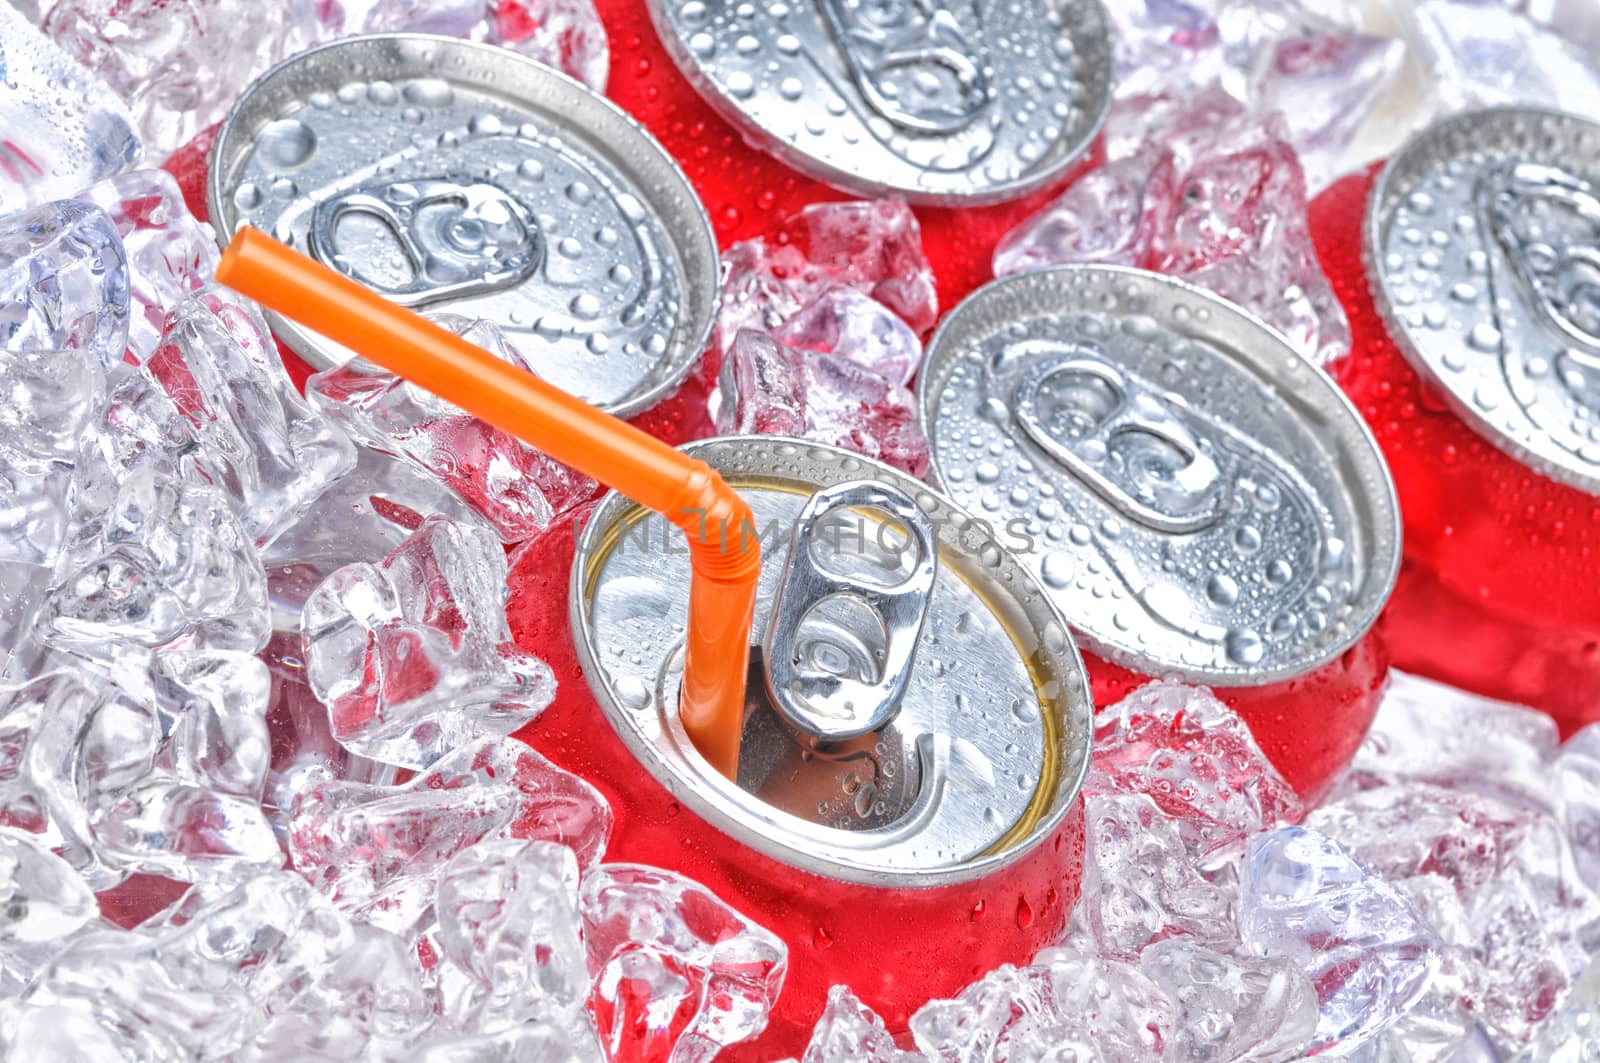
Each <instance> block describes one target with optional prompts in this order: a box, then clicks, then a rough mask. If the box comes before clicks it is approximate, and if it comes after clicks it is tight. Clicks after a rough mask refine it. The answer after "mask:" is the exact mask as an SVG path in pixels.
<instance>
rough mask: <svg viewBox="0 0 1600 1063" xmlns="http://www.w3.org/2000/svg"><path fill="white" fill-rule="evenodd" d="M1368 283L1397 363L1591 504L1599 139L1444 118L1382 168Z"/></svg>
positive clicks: (1534, 124) (1522, 118) (1580, 125)
mask: <svg viewBox="0 0 1600 1063" xmlns="http://www.w3.org/2000/svg"><path fill="white" fill-rule="evenodd" d="M1365 250H1366V256H1367V276H1368V278H1369V280H1370V281H1371V284H1372V291H1373V298H1374V300H1375V301H1376V303H1377V306H1378V311H1379V313H1380V314H1382V315H1383V318H1384V321H1385V323H1386V324H1387V325H1388V328H1389V334H1390V335H1391V336H1392V337H1393V338H1394V340H1395V343H1396V344H1398V345H1399V347H1400V350H1401V352H1402V353H1403V354H1404V355H1405V356H1406V359H1407V360H1408V361H1409V362H1410V363H1411V364H1412V366H1413V367H1414V368H1415V369H1416V370H1417V372H1419V373H1421V374H1422V375H1423V377H1424V378H1425V379H1428V380H1431V381H1433V382H1434V383H1436V384H1437V385H1438V386H1439V390H1440V391H1442V392H1443V394H1444V397H1445V400H1446V401H1447V402H1448V403H1449V404H1450V406H1451V407H1452V408H1453V409H1454V410H1455V412H1456V413H1457V414H1458V415H1459V416H1460V417H1461V418H1462V419H1463V420H1465V421H1466V422H1467V423H1468V424H1470V425H1472V426H1473V428H1474V429H1476V430H1477V431H1478V433H1479V434H1481V435H1482V436H1484V437H1485V438H1486V439H1488V440H1489V441H1490V442H1491V443H1493V444H1494V445H1495V446H1497V447H1499V448H1500V449H1501V450H1503V451H1505V452H1506V453H1508V454H1510V455H1511V456H1512V457H1514V458H1516V459H1517V460H1518V461H1520V462H1522V463H1523V464H1525V465H1527V466H1528V467H1529V468H1532V469H1534V470H1536V471H1538V472H1540V473H1543V474H1545V475H1546V476H1549V477H1551V478H1553V479H1556V480H1559V481H1561V482H1562V483H1566V484H1571V485H1572V486H1573V487H1576V488H1579V489H1580V490H1583V491H1587V492H1589V493H1590V494H1600V125H1596V124H1595V123H1593V122H1588V121H1585V120H1583V119H1581V118H1575V117H1572V116H1571V115H1565V114H1558V113H1556V112H1553V111H1539V110H1529V109H1521V108H1505V109H1495V110H1488V111H1478V112H1474V113H1470V114H1463V115H1457V116H1455V117H1453V118H1447V119H1445V120H1443V121H1441V122H1438V123H1436V124H1434V125H1432V126H1430V127H1428V128H1427V129H1425V130H1423V131H1422V132H1420V133H1418V134H1417V135H1416V136H1414V137H1412V138H1411V140H1410V141H1408V142H1407V143H1406V144H1405V145H1404V146H1403V147H1402V148H1401V149H1400V150H1399V151H1398V152H1396V153H1395V155H1394V156H1393V157H1392V158H1391V159H1390V160H1389V162H1388V165H1386V166H1385V167H1384V169H1383V173H1382V174H1381V175H1380V176H1379V178H1378V182H1377V185H1376V186H1375V187H1374V189H1373V193H1372V198H1371V200H1370V201H1369V202H1368V205H1367V224H1366V248H1365Z"/></svg>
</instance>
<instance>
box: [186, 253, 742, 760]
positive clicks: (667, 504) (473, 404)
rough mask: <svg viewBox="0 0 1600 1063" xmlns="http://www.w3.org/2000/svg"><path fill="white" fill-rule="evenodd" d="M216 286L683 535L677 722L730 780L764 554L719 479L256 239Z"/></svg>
mask: <svg viewBox="0 0 1600 1063" xmlns="http://www.w3.org/2000/svg"><path fill="white" fill-rule="evenodd" d="M217 280H219V281H221V282H222V283H223V284H226V285H227V286H228V287H230V288H233V289H235V290H237V291H239V292H242V293H243V294H244V295H247V296H249V297H250V298H252V299H254V300H256V301H257V302H259V303H261V304H262V305H264V306H268V307H271V308H272V309H273V310H275V311H277V312H278V313H280V314H282V315H283V316H284V317H287V318H291V319H292V320H294V321H298V322H299V323H300V324H302V325H304V326H305V327H306V328H309V329H311V330H313V331H315V332H319V333H321V334H322V335H324V336H326V337H327V338H328V339H330V340H333V341H334V342H335V343H338V344H341V345H343V346H344V347H347V348H349V349H350V350H352V351H355V352H356V353H357V354H359V355H361V356H362V357H363V358H365V359H367V360H368V361H370V362H373V363H375V364H377V365H380V366H382V367H383V368H385V369H387V370H389V371H390V372H392V373H397V374H399V375H400V376H402V377H404V378H406V379H407V380H409V381H411V382H412V383H413V384H415V385H417V386H418V387H420V388H424V389H426V390H428V391H431V392H433V393H434V394H435V395H438V396H439V397H440V398H442V399H445V400H447V401H449V402H452V403H454V404H455V405H457V406H459V407H461V408H462V409H463V410H466V411H467V412H468V413H470V414H472V415H473V416H475V417H479V418H481V419H482V420H484V421H487V422H488V423H490V424H492V425H494V426H495V427H496V428H499V429H502V430H503V431H506V432H509V433H510V434H511V435H514V436H516V437H517V438H518V439H521V440H523V441H524V442H526V443H527V444H529V445H530V446H533V447H537V448H538V449H539V450H542V451H544V452H545V453H546V454H549V455H550V456H551V457H553V458H555V459H556V460H557V461H560V462H564V463H565V464H567V465H570V466H572V467H573V468H575V469H579V470H582V471H583V472H585V473H587V474H589V475H590V476H593V477H594V478H595V479H596V480H599V481H600V482H601V483H603V484H605V485H606V486H608V487H611V488H614V489H615V490H616V491H617V492H619V493H620V494H623V495H626V496H627V497H629V498H631V499H633V500H634V501H635V502H637V503H639V504H640V505H641V506H644V507H645V508H646V509H651V510H654V511H655V512H657V513H660V514H661V515H662V516H664V517H666V518H667V519H668V520H670V521H671V522H672V523H673V524H675V525H677V526H678V527H679V528H682V529H683V531H684V532H685V533H686V534H687V535H688V537H689V560H690V563H691V565H692V566H693V569H694V578H693V581H692V582H691V583H690V586H689V625H688V626H689V634H688V641H687V645H686V646H685V648H684V664H683V693H682V696H681V700H680V703H679V706H678V711H679V713H680V715H681V717H682V719H683V726H684V730H685V731H687V732H688V734H689V738H690V740H692V741H693V742H694V744H695V748H696V749H698V750H699V751H700V753H701V755H702V756H704V757H705V758H706V760H708V761H710V762H711V764H712V765H713V766H714V767H715V768H716V769H717V770H718V771H720V772H722V774H724V775H726V776H728V777H729V778H730V779H731V778H734V777H735V776H736V774H737V771H738V766H739V732H740V730H741V729H742V727H743V724H744V684H745V670H746V669H747V668H748V667H749V663H750V661H749V658H750V626H751V624H752V622H753V621H754V617H755V601H756V579H757V577H759V576H760V574H761V547H760V544H759V543H757V542H756V537H755V535H753V534H751V535H746V534H745V530H746V529H747V528H753V527H754V524H755V520H754V517H753V516H752V514H751V512H750V507H749V506H748V505H747V504H746V503H745V501H744V499H742V498H740V497H739V496H738V495H737V494H735V493H734V491H733V489H732V488H731V487H729V486H728V485H727V484H726V483H725V482H724V481H723V479H722V477H721V476H720V475H718V474H717V472H716V470H715V469H712V468H711V467H710V466H709V465H707V464H706V463H705V462H703V461H697V460H695V459H694V458H691V457H689V456H687V455H685V454H683V453H680V452H679V451H676V450H673V449H672V448H671V447H669V446H667V445H666V444H665V443H663V442H661V441H660V440H658V439H656V438H654V437H653V436H649V435H646V434H645V433H643V432H641V431H639V430H638V429H637V428H634V427H633V426H632V425H629V424H626V423H624V422H623V421H620V420H618V419H617V418H615V417H612V416H611V415H610V414H606V413H601V412H600V411H599V410H597V409H595V408H594V407H593V406H590V405H589V404H588V403H586V402H584V401H582V400H581V399H576V398H574V397H572V396H571V395H568V394H567V393H566V392H564V391H562V390H560V389H559V388H555V387H552V386H550V385H549V384H547V383H545V382H544V381H542V380H540V379H539V378H538V377H536V376H534V375H533V374H532V373H529V372H526V371H525V370H522V369H518V368H516V367H515V366H512V365H510V364H509V363H507V362H503V361H501V360H500V359H498V358H496V357H494V356H493V355H491V354H489V353H488V352H486V351H483V350H480V349H479V348H477V347H475V346H473V345H472V344H470V343H468V342H467V341H466V340H463V339H462V338H461V337H459V336H457V335H455V334H454V333H451V332H449V331H447V330H445V329H442V328H440V327H439V326H438V325H435V324H434V323H433V322H431V321H429V320H427V319H426V318H424V317H422V316H421V315H419V314H414V313H412V312H411V311H409V310H406V309H404V308H403V307H400V306H396V305H395V304H394V303H391V302H389V301H388V300H387V299H385V298H383V297H382V296H380V295H378V294H377V293H376V292H373V291H371V290H370V289H368V288H365V287H363V286H362V285H360V284H358V283H356V282H355V281H353V280H351V279H350V278H348V277H346V276H344V275H343V274H340V273H338V272H336V271H334V270H331V269H329V268H328V267H327V266H324V265H322V264H321V263H319V262H315V261H313V260H312V259H310V258H307V257H306V256H305V255H302V254H300V253H299V252H297V251H293V250H290V249H289V248H288V247H286V246H285V245H283V244H281V243H279V242H278V241H276V240H274V239H272V238H271V237H270V236H267V235H265V234H264V233H262V232H260V231H259V230H256V229H251V228H244V229H240V230H239V232H238V234H237V235H236V236H234V238H233V242H232V243H231V244H229V245H228V249H227V250H226V251H225V252H223V255H222V263H221V264H220V265H219V266H218V267H217Z"/></svg>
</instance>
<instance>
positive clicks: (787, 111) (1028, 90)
mask: <svg viewBox="0 0 1600 1063" xmlns="http://www.w3.org/2000/svg"><path fill="white" fill-rule="evenodd" d="M649 6H650V14H651V17H652V18H653V19H654V21H655V24H656V28H657V30H658V31H659V32H660V34H661V39H662V41H663V43H665V45H666V47H667V51H668V52H669V53H670V54H671V55H672V57H673V59H674V60H675V61H676V62H677V64H678V66H679V68H680V69H681V70H682V71H683V73H684V76H685V77H686V78H688V80H689V82H690V83H691V84H692V85H694V87H695V88H696V89H697V90H698V91H699V92H700V94H701V95H702V96H704V97H705V99H706V100H707V102H709V103H710V104H711V105H712V107H714V108H715V109H716V110H717V111H718V112H719V113H721V114H722V115H723V117H725V118H727V119H728V120H729V121H730V122H732V123H733V124H734V125H735V126H737V127H738V128H739V129H741V130H743V131H744V132H745V134H746V136H747V137H748V138H749V139H750V140H751V142H752V143H754V144H756V145H758V146H760V147H762V148H764V149H766V150H767V151H769V152H771V153H772V154H774V155H776V156H777V157H778V158H779V159H781V160H782V161H784V162H785V163H788V164H789V165H791V166H793V167H794V168H795V169H797V170H800V171H801V172H803V173H807V174H810V175H811V176H813V177H816V178H817V179H819V180H822V181H826V182H828V183H829V184H832V185H834V186H836V187H839V188H843V189H846V190H848V191H851V192H857V193H860V194H862V195H869V196H899V197H902V198H905V199H908V200H911V201H913V202H918V203H936V204H948V205H971V204H973V203H989V202H996V201H999V200H1004V199H1010V198H1013V197H1015V196H1019V195H1022V194H1024V193H1026V192H1028V191H1030V190H1032V189H1036V188H1040V187H1043V186H1044V185H1047V184H1049V183H1050V182H1052V181H1054V180H1055V179H1057V178H1059V177H1061V176H1062V175H1063V174H1064V173H1065V172H1066V170H1067V168H1068V167H1069V166H1071V165H1072V163H1073V161H1074V160H1075V159H1076V158H1077V157H1078V156H1080V155H1081V154H1083V153H1084V151H1086V150H1087V149H1088V148H1089V146H1090V145H1091V144H1092V143H1093V141H1094V138H1095V136H1096V134H1097V133H1098V132H1099V129H1100V125H1101V123H1102V121H1103V120H1104V118H1105V114H1106V111H1107V109H1108V108H1109V106H1110V103H1111V81H1112V61H1111V44H1110V35H1109V32H1108V29H1107V22H1106V15H1105V11H1104V9H1103V8H1102V7H1101V6H1100V3H1099V0H1074V2H1073V3H1070V4H1062V3H1057V2H1055V0H1013V2H1011V3H1006V4H991V5H973V4H945V3H889V4H886V3H861V2H859V0H818V2H817V3H805V4H754V3H744V2H739V0H650V5H649Z"/></svg>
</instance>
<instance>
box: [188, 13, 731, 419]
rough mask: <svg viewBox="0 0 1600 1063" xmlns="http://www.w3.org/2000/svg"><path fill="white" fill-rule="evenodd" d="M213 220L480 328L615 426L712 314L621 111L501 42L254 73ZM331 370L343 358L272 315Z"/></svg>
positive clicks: (395, 39)
mask: <svg viewBox="0 0 1600 1063" xmlns="http://www.w3.org/2000/svg"><path fill="white" fill-rule="evenodd" d="M207 195H208V197H209V203H210V209H211V220H212V223H213V224H214V225H215V226H216V228H217V233H218V236H219V238H220V239H221V240H222V241H223V242H224V243H226V242H227V241H228V240H229V239H230V238H231V237H232V236H233V233H234V232H235V230H237V229H238V228H239V227H240V226H243V225H251V226H254V227H256V228H258V229H260V230H262V231H263V232H267V233H270V234H272V235H273V236H275V237H277V238H278V239H280V240H283V241H284V242H286V243H288V244H289V245H290V246H292V247H295V248H297V249H299V250H301V251H303V252H306V253H307V254H310V255H312V256H313V257H315V258H318V259H320V260H321V261H323V262H324V263H325V264H327V265H330V266H332V267H334V268H335V269H338V270H340V271H341V272H343V273H345V274H347V275H349V276H352V277H354V278H356V279H357V280H360V281H362V282H363V283H366V284H368V285H371V286H372V287H374V288H376V289H377V290H378V291H380V292H382V293H384V294H385V295H387V296H388V297H389V298H391V299H393V300H395V301H396V302H398V303H401V304H402V305H405V306H409V307H413V308H418V309H428V310H448V311H449V312H451V313H455V314H461V315H464V316H466V317H471V318H482V319H485V320H488V321H492V322H494V323H495V324H496V325H498V326H499V327H500V329H501V330H502V331H503V332H504V333H505V334H506V336H507V337H508V338H509V339H510V340H511V341H512V343H513V344H515V345H516V346H518V347H519V348H520V349H521V350H522V351H523V352H524V353H525V355H526V356H527V359H528V362H529V364H530V365H532V366H533V367H535V368H536V370H537V371H538V373H539V375H540V376H542V377H544V378H545V379H547V380H549V381H550V382H551V383H553V384H555V385H556V386H558V387H560V388H562V389H563V390H566V391H569V392H571V393H572V394H575V395H577V396H579V397H580V398H583V399H585V400H587V401H589V402H591V403H594V404H595V405H597V406H599V407H601V408H602V409H604V410H606V411H608V412H610V413H615V414H618V415H620V416H629V415H631V414H634V413H637V412H639V411H640V410H643V409H645V408H647V407H649V406H650V405H652V404H653V403H654V402H656V401H657V400H658V399H660V398H662V397H664V396H665V395H666V394H667V393H668V392H670V391H671V390H672V388H673V387H675V386H676V385H677V384H678V383H679V382H680V381H681V380H682V379H683V377H684V376H685V375H686V374H687V373H688V371H689V369H690V368H691V367H692V366H693V364H694V362H695V360H696V359H697V358H698V357H699V356H700V353H701V351H702V350H703V349H704V347H705V344H706V340H707V337H708V336H709V334H710V329H711V322H712V320H713V318H714V317H715V311H716V300H717V286H718V272H717V270H718V266H717V249H716V241H715V239H714V237H713V235H712V232H711V223H710V221H709V219H708V218H707V217H706V213H705V208H704V207H702V206H701V204H700V201H699V199H698V198H697V197H696V196H695V193H694V190H693V188H691V187H690V185H689V182H688V181H687V180H686V179H685V178H684V176H683V173H682V172H681V171H680V170H679V169H678V167H677V164H676V163H674V162H673V160H672V159H671V157H670V156H668V155H667V153H666V152H665V151H663V150H662V148H661V146H660V145H658V144H657V143H656V142H655V141H654V140H653V139H651V137H650V135H649V134H648V133H646V132H645V131H644V130H643V129H642V128H641V127H640V126H639V125H638V124H637V123H635V122H634V121H633V119H631V118H629V117H628V116H627V115H626V114H624V113H623V112H622V111H620V110H618V109H617V108H616V107H615V106H613V105H612V104H611V103H609V102H608V101H606V100H605V99H604V98H602V97H600V96H597V95H595V94H594V93H593V92H590V91H589V90H588V89H587V88H585V87H584V86H582V85H580V84H579V83H578V82H576V81H573V80H572V79H570V78H567V77H565V76H563V75H561V74H558V73H556V72H555V71H553V70H551V69H550V68H548V67H546V66H543V65H542V64H540V63H536V62H534V61H532V60H530V59H526V58H523V57H521V56H518V55H516V54H514V53H511V52H507V51H505V50H504V49H501V48H494V47H490V46H487V45H481V44H473V43H470V42H467V41H459V40H454V39H450V38H445V37H432V36H427V35H422V34H383V35H378V36H371V37H354V38H350V39H347V40H342V41H337V42H334V43H332V44H328V45H324V46H322V47H320V48H315V49H312V50H311V51H308V52H304V53H302V54H300V55H297V56H295V57H294V58H292V59H290V60H288V61H286V62H284V63H282V64H280V65H279V66H277V67H275V68H274V69H272V70H270V71H268V72H267V73H266V74H264V75H263V76H262V77H261V78H260V79H259V80H258V81H256V82H255V83H254V84H253V85H251V86H250V87H249V88H248V89H247V90H245V93H244V95H243V96H242V97H240V99H239V102H238V103H237V104H235V105H234V108H233V110H232V112H231V113H230V114H229V116H228V119H227V121H226V122H225V123H224V124H223V127H222V130H221V132H220V133H219V134H218V136H217V140H216V145H215V147H214V148H213V149H212V157H211V178H210V183H209V186H208V189H207ZM272 325H273V329H274V331H275V332H277V334H278V335H279V336H280V337H282V338H283V339H284V341H285V342H287V343H288V344H289V346H291V347H292V348H294V350H295V352H296V353H298V354H299V355H300V356H301V357H303V358H305V359H306V361H308V362H310V363H311V364H312V365H314V366H317V367H319V368H326V367H329V366H332V365H337V364H340V363H343V362H345V361H347V360H348V359H349V358H350V357H351V355H350V352H349V351H347V350H345V349H344V348H342V347H339V346H337V345H335V344H331V343H329V342H328V341H326V340H325V339H323V338H321V337H320V336H317V335H316V334H315V333H312V332H310V331H308V330H306V329H303V328H301V327H300V326H298V325H296V324H294V323H293V322H290V321H287V320H285V319H283V318H281V317H274V318H273V321H272Z"/></svg>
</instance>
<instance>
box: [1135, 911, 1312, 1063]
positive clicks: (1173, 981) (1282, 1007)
mask: <svg viewBox="0 0 1600 1063" xmlns="http://www.w3.org/2000/svg"><path fill="white" fill-rule="evenodd" d="M1139 969H1140V970H1141V971H1143V972H1144V973H1145V974H1146V975H1147V976H1149V978H1150V979H1151V981H1153V982H1154V983H1155V984H1156V985H1158V986H1160V987H1161V988H1162V989H1163V990H1164V991H1165V992H1166V994H1167V996H1168V997H1170V998H1171V999H1172V1001H1173V1002H1174V1003H1175V1004H1176V1005H1177V1009H1178V1013H1177V1019H1176V1020H1175V1023H1174V1030H1173V1039H1172V1049H1171V1050H1170V1051H1172V1053H1173V1055H1174V1056H1175V1057H1176V1058H1178V1059H1184V1060H1215V1061H1217V1063H1222V1061H1224V1060H1263V1061H1264V1060H1277V1059H1290V1058H1294V1057H1295V1056H1297V1055H1298V1054H1299V1052H1300V1050H1301V1049H1302V1048H1303V1047H1304V1046H1305V1045H1306V1044H1307V1043H1308V1042H1309V1041H1310V1039H1311V1036H1312V1033H1313V1032H1314V1031H1315V1030H1316V1027H1317V995H1316V991H1315V990H1314V989H1313V987H1312V985H1311V983H1310V982H1309V981H1307V979H1306V976H1305V975H1303V974H1301V973H1300V970H1299V968H1298V967H1297V966H1296V965H1295V964H1294V963H1293V962H1291V961H1290V960H1288V959H1285V958H1283V957H1275V956H1274V957H1267V956H1262V957H1252V956H1241V955H1230V954H1228V953H1224V952H1221V951H1218V950H1216V949H1213V948H1210V947H1207V946H1206V945H1204V944H1202V943H1200V942H1198V941H1196V940H1195V939H1194V938H1191V937H1173V938H1168V939H1166V940H1165V941H1157V942H1156V943H1155V944H1153V945H1151V946H1150V947H1149V948H1148V949H1146V950H1145V951H1144V954H1143V955H1142V956H1140V958H1139Z"/></svg>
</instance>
